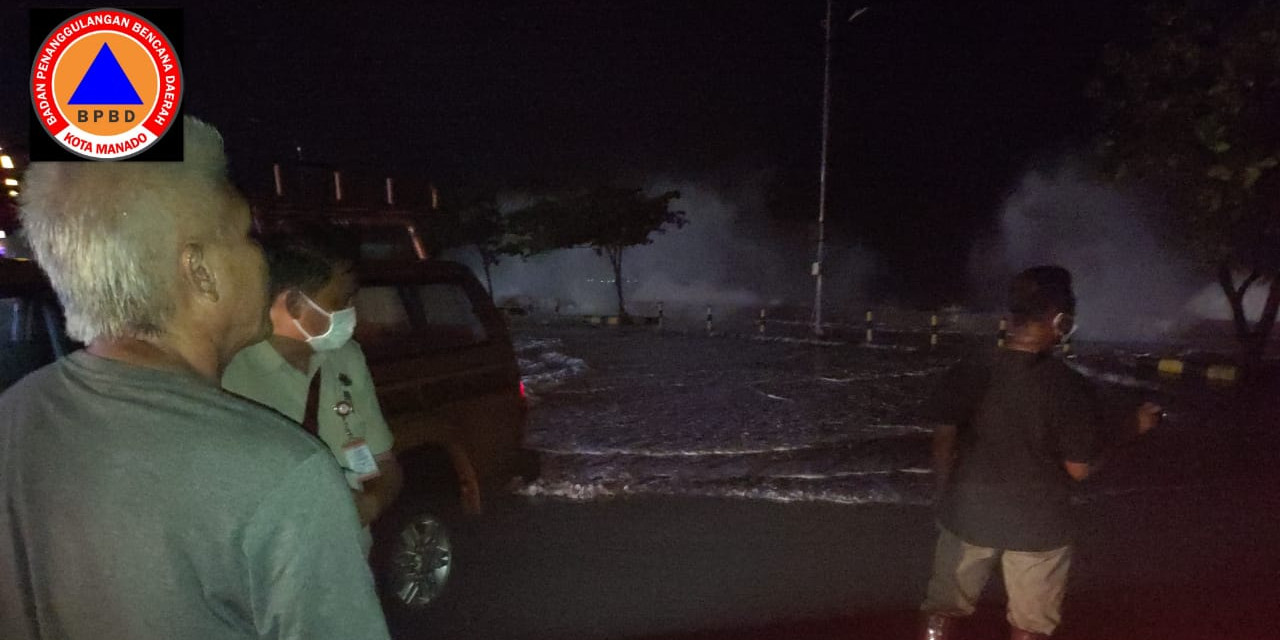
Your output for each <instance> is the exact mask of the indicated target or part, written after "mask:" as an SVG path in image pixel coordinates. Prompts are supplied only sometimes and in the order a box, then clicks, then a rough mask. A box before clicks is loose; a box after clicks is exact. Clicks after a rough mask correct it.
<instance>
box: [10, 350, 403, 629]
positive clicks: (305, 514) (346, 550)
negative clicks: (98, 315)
mask: <svg viewBox="0 0 1280 640" xmlns="http://www.w3.org/2000/svg"><path fill="white" fill-rule="evenodd" d="M348 493H349V492H348V489H347V485H346V483H345V482H344V481H343V479H342V476H341V474H340V472H339V470H338V468H337V466H336V465H335V463H334V460H333V456H332V455H331V454H330V453H329V451H328V450H327V449H325V448H324V447H323V446H322V445H321V444H320V443H319V442H317V441H316V440H315V439H313V438H311V437H309V436H308V435H307V434H305V433H303V432H302V431H301V430H299V429H298V426H297V425H296V424H294V423H292V422H290V421H288V420H287V419H285V418H283V417H281V416H279V415H277V414H275V413H273V412H271V411H269V410H267V409H264V408H262V407H259V406H256V405H254V404H252V403H249V402H246V401H244V400H241V399H239V398H236V397H235V396H232V395H230V394H227V393H225V392H223V391H221V390H219V389H218V388H217V387H214V386H212V385H209V384H207V383H205V382H204V381H202V380H199V379H197V378H195V377H193V376H188V375H181V374H174V373H168V372H161V371H156V370H151V369H145V368H140V367H135V366H131V365H127V364H124V363H120V362H116V361H113V360H107V359H103V358H98V357H95V356H92V355H90V354H88V353H86V352H83V351H80V352H76V353H74V354H71V355H70V356H68V357H66V358H64V359H62V360H61V361H59V362H56V363H54V364H52V365H49V366H47V367H45V368H43V369H41V370H39V371H37V372H35V373H33V374H31V375H30V376H28V377H27V378H25V379H24V380H23V381H21V382H19V383H18V384H16V385H14V386H13V387H12V388H10V389H9V390H7V391H6V392H5V393H4V394H3V395H0V638H4V639H5V640H27V639H35V638H41V639H44V638H48V639H52V638H58V639H63V638H67V639H81V638H84V639H89V638H92V639H94V640H105V639H111V638H120V639H128V640H148V639H153V638H154V639H156V640H162V639H163V640H185V639H192V640H196V639H199V640H222V639H232V638H235V639H242V638H299V639H302V638H305V639H308V640H312V639H320V640H324V639H327V638H333V639H335V640H337V639H341V640H356V639H366V638H368V639H371V640H378V639H383V638H387V637H388V634H387V629H386V623H385V621H384V620H383V617H382V611H381V609H380V607H379V604H378V600H377V597H376V595H375V593H374V588H373V580H372V576H371V575H370V572H369V568H368V565H367V564H366V561H365V558H364V555H363V553H362V551H361V547H360V524H359V521H358V518H357V516H356V513H355V508H354V505H352V502H351V500H350V498H349V496H348Z"/></svg>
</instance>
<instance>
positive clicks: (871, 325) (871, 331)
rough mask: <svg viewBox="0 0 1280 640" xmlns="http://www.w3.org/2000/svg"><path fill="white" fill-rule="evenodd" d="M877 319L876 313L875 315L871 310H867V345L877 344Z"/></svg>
mask: <svg viewBox="0 0 1280 640" xmlns="http://www.w3.org/2000/svg"><path fill="white" fill-rule="evenodd" d="M875 318H876V316H875V313H873V312H872V311H871V310H870V309H868V310H867V335H866V338H867V344H871V343H872V342H875V339H876V333H875V331H876V330H875Z"/></svg>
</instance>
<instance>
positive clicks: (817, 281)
mask: <svg viewBox="0 0 1280 640" xmlns="http://www.w3.org/2000/svg"><path fill="white" fill-rule="evenodd" d="M832 2H833V0H827V18H826V20H824V21H823V22H822V26H823V30H824V31H825V42H824V43H823V69H822V162H821V163H820V164H819V168H818V255H817V258H816V259H815V260H814V261H813V269H812V273H813V277H814V287H813V334H814V335H816V336H821V335H822V267H823V265H822V261H823V258H824V257H825V256H824V255H823V254H824V253H825V251H826V242H827V229H826V226H827V145H828V144H830V137H831V8H832V7H831V5H832Z"/></svg>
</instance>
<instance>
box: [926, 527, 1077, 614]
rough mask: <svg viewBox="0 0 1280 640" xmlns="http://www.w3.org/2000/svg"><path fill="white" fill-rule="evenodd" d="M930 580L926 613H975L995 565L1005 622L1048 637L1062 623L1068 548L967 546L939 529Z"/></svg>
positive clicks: (952, 535) (954, 536) (1069, 556)
mask: <svg viewBox="0 0 1280 640" xmlns="http://www.w3.org/2000/svg"><path fill="white" fill-rule="evenodd" d="M939 529H940V530H941V533H940V534H939V535H938V546H937V549H936V550H935V553H934V557H933V577H932V578H930V579H929V590H928V593H927V594H926V595H925V600H924V604H922V605H921V606H920V609H921V610H923V611H925V612H927V613H936V614H942V615H948V616H967V615H969V614H972V613H973V609H974V606H975V605H976V604H977V602H978V596H980V595H981V594H982V588H983V587H984V586H986V584H987V579H988V578H989V577H991V571H992V570H993V569H994V568H995V566H996V562H997V561H998V562H1000V565H1001V569H1002V571H1003V575H1004V583H1005V587H1006V588H1007V589H1008V591H1009V615H1008V618H1009V624H1011V625H1013V626H1015V627H1017V628H1019V629H1023V630H1025V631H1031V632H1033V633H1043V634H1045V635H1049V634H1052V633H1053V631H1054V629H1056V628H1057V627H1058V623H1059V622H1061V621H1062V597H1063V595H1064V594H1065V593H1066V586H1067V570H1068V569H1069V568H1070V567H1071V547H1070V546H1066V547H1059V548H1057V549H1053V550H1051V551H1005V550H1001V549H991V548H989V547H980V546H978V545H973V544H969V543H968V542H965V541H964V540H961V539H960V538H959V537H957V536H956V535H955V534H954V533H951V532H950V531H947V530H946V529H945V528H942V527H939Z"/></svg>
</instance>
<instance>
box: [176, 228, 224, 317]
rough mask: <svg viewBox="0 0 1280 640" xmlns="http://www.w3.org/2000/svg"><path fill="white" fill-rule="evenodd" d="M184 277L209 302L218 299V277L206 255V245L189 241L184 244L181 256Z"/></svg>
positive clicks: (193, 289)
mask: <svg viewBox="0 0 1280 640" xmlns="http://www.w3.org/2000/svg"><path fill="white" fill-rule="evenodd" d="M179 260H180V264H181V266H182V279H183V281H184V282H186V283H187V285H188V286H189V287H191V290H192V291H194V292H195V293H196V295H198V296H200V297H203V298H205V299H207V300H209V302H217V301H218V298H219V296H218V279H217V277H216V276H215V275H214V273H213V269H211V268H210V266H209V262H208V260H207V258H206V256H205V251H204V245H202V244H199V243H196V242H188V243H187V244H185V245H183V246H182V253H181V254H180V256H179Z"/></svg>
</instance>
